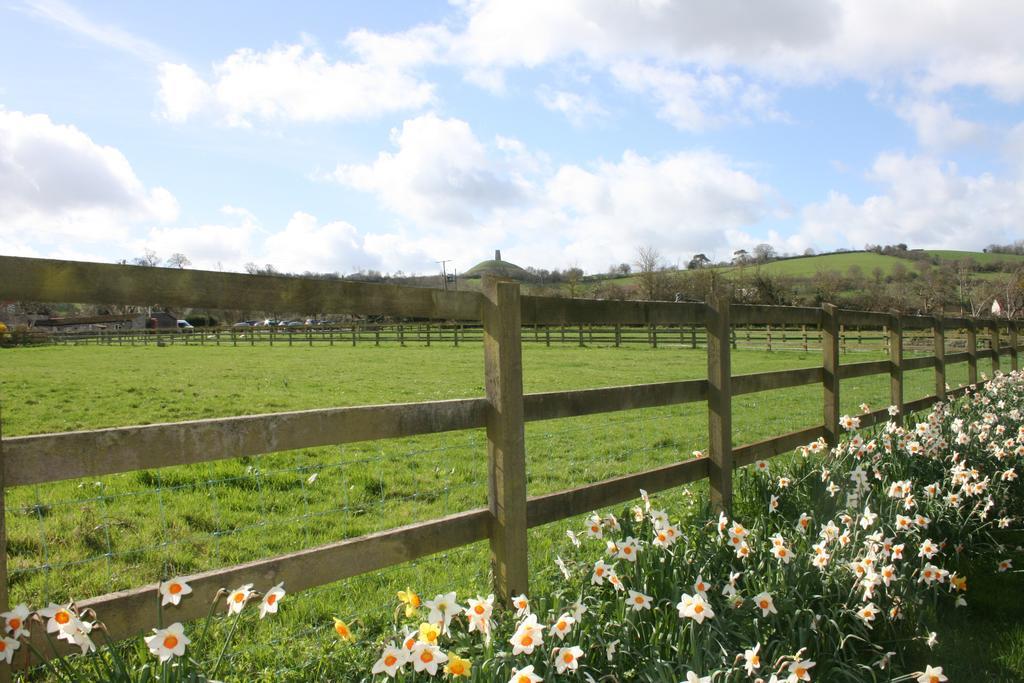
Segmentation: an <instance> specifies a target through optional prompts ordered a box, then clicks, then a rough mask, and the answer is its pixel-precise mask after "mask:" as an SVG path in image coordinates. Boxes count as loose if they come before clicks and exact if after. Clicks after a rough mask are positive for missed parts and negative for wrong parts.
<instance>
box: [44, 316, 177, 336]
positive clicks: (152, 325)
mask: <svg viewBox="0 0 1024 683" xmlns="http://www.w3.org/2000/svg"><path fill="white" fill-rule="evenodd" d="M32 326H33V327H37V328H42V329H49V330H51V331H53V332H57V333H62V334H63V333H68V332H94V331H99V330H145V329H160V330H163V329H177V328H178V318H177V317H176V316H174V315H173V314H171V313H165V312H163V311H154V312H153V313H125V314H123V315H79V316H68V317H64V318H43V319H40V320H36V321H35V322H34V323H33V324H32Z"/></svg>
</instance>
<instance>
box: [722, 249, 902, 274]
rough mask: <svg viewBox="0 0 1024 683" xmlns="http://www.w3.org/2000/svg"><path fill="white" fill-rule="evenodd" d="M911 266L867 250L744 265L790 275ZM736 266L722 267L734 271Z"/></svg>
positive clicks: (888, 272)
mask: <svg viewBox="0 0 1024 683" xmlns="http://www.w3.org/2000/svg"><path fill="white" fill-rule="evenodd" d="M897 263H898V264H900V265H902V266H903V267H904V268H911V267H913V265H914V264H913V262H912V261H909V260H907V259H904V258H899V257H897V256H883V255H882V254H876V253H874V252H870V251H851V252H844V253H842V254H821V255H819V256H801V257H798V258H791V259H783V260H781V261H771V262H770V263H764V264H761V265H758V264H749V265H746V266H744V268H757V267H760V268H761V270H763V271H765V272H767V273H771V274H772V275H790V276H792V277H811V276H812V275H814V274H815V273H817V272H818V271H826V270H831V271H835V272H837V273H843V274H845V273H846V272H847V271H848V270H849V269H850V266H857V267H859V268H860V269H861V271H863V273H864V274H865V275H870V274H871V273H872V272H873V271H874V269H875V268H881V269H882V272H883V273H884V274H885V275H889V274H891V273H892V269H893V266H895V265H896V264H897ZM737 269H738V268H736V267H729V268H726V269H725V270H726V271H727V272H728V271H734V270H737Z"/></svg>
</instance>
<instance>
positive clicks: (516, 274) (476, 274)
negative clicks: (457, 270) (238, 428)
mask: <svg viewBox="0 0 1024 683" xmlns="http://www.w3.org/2000/svg"><path fill="white" fill-rule="evenodd" d="M484 275H494V276H495V277H500V278H506V279H509V280H518V281H520V282H523V281H526V280H529V279H530V274H529V273H528V272H526V271H525V270H523V269H522V268H520V267H519V266H517V265H516V264H514V263H509V262H508V261H502V260H501V250H500V249H495V250H494V258H493V259H491V260H488V261H481V262H480V263H478V264H476V265H475V266H473V267H472V268H470V269H469V270H467V271H466V272H465V273H463V274H462V277H464V278H480V277H483V276H484Z"/></svg>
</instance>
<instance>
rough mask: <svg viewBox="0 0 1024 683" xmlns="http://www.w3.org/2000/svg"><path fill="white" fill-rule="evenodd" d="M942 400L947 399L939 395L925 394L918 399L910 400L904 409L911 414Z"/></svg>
mask: <svg viewBox="0 0 1024 683" xmlns="http://www.w3.org/2000/svg"><path fill="white" fill-rule="evenodd" d="M942 400H945V397H942V398H939V397H938V396H925V397H924V398H919V399H917V400H916V401H908V402H907V403H905V404H904V406H903V410H904V412H906V413H907V414H908V415H909V414H910V413H916V412H917V411H919V410H924V409H925V408H930V407H932V406H933V405H935V404H936V403H938V402H939V401H942Z"/></svg>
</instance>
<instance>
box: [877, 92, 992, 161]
mask: <svg viewBox="0 0 1024 683" xmlns="http://www.w3.org/2000/svg"><path fill="white" fill-rule="evenodd" d="M896 113H897V114H899V116H900V118H902V119H903V120H905V121H907V122H908V123H909V124H910V125H912V126H913V127H914V132H915V133H916V134H917V140H918V142H919V143H920V144H921V146H922V147H925V148H927V149H930V150H943V149H948V148H952V147H957V146H959V145H963V144H967V143H970V142H977V141H978V140H980V139H981V137H982V136H983V135H984V132H985V129H984V127H983V126H981V125H980V124H977V123H974V122H972V121H967V120H965V119H961V118H958V117H957V116H956V115H955V114H953V111H952V109H950V107H949V105H948V104H947V103H945V102H927V101H916V102H906V103H904V104H902V105H900V106H899V107H897V109H896Z"/></svg>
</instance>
